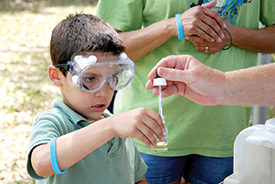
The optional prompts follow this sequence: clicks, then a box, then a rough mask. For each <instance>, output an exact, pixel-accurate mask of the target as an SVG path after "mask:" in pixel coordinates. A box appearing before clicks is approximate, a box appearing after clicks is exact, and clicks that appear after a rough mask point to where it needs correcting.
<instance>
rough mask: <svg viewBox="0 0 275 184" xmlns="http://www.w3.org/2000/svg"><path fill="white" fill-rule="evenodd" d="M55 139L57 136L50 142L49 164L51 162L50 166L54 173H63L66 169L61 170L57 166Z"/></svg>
mask: <svg viewBox="0 0 275 184" xmlns="http://www.w3.org/2000/svg"><path fill="white" fill-rule="evenodd" d="M56 139H57V138H53V139H52V140H51V142H50V156H51V164H52V168H53V170H54V172H55V173H56V174H63V173H64V172H65V171H66V169H64V170H63V171H61V170H60V169H59V167H58V162H57V157H56Z"/></svg>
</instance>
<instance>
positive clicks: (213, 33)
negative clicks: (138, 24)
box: [117, 1, 225, 60]
mask: <svg viewBox="0 0 275 184" xmlns="http://www.w3.org/2000/svg"><path fill="white" fill-rule="evenodd" d="M215 4H216V1H212V2H210V3H208V4H206V5H204V6H196V7H193V8H191V9H189V10H187V11H185V12H183V13H182V14H181V19H182V25H183V30H184V36H191V35H197V36H199V37H201V38H202V39H205V40H207V41H209V42H221V41H222V39H223V38H224V34H223V31H222V28H224V27H225V23H224V21H223V19H222V18H221V17H220V16H219V15H218V14H217V13H216V12H215V11H213V10H211V8H212V7H213V6H215ZM117 31H118V32H119V34H120V36H121V39H122V41H123V42H124V44H125V46H126V53H127V55H128V56H129V57H130V58H131V59H132V60H137V59H139V58H141V57H143V56H145V55H146V54H148V53H149V52H151V51H153V50H154V49H156V48H157V47H159V46H161V45H162V44H164V43H165V42H166V41H167V40H168V39H170V38H171V37H173V36H175V37H177V36H178V29H177V25H176V19H175V17H173V18H170V19H167V20H162V21H159V22H156V23H154V24H152V25H150V26H148V27H146V28H143V29H139V30H135V31H129V32H121V31H120V30H117Z"/></svg>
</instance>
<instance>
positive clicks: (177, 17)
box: [176, 14, 184, 40]
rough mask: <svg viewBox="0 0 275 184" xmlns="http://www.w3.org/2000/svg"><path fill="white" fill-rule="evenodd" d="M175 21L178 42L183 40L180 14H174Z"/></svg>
mask: <svg viewBox="0 0 275 184" xmlns="http://www.w3.org/2000/svg"><path fill="white" fill-rule="evenodd" d="M176 21H177V27H178V38H179V40H181V39H183V38H184V34H183V27H182V23H181V17H180V14H176Z"/></svg>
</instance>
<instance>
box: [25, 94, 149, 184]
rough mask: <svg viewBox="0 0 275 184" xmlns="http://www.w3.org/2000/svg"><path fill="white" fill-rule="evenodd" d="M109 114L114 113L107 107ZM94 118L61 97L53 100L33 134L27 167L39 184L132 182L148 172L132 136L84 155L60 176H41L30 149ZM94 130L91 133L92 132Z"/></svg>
mask: <svg viewBox="0 0 275 184" xmlns="http://www.w3.org/2000/svg"><path fill="white" fill-rule="evenodd" d="M104 115H105V116H106V117H108V116H110V115H111V114H110V113H109V112H108V111H107V110H106V111H105V112H104ZM92 123H93V122H92V121H87V120H86V119H84V118H83V117H81V116H80V115H78V114H77V113H75V112H74V111H72V110H71V109H70V108H69V107H68V106H66V105H65V104H64V103H63V102H62V101H61V100H59V99H55V100H54V101H53V108H52V109H50V110H47V111H46V112H44V113H41V114H39V115H38V116H37V117H36V119H35V121H34V124H33V130H32V133H31V138H30V144H29V151H28V162H27V170H28V173H29V174H30V176H31V177H33V178H34V179H37V181H36V183H53V184H55V183H56V184H70V183H72V184H75V183H81V184H85V183H98V184H102V183H108V184H109V183H114V184H117V183H120V184H124V183H125V184H129V183H136V182H137V181H139V180H140V179H141V178H142V177H143V176H144V174H145V172H146V169H147V167H146V165H145V163H144V161H143V160H142V159H141V157H140V155H139V152H138V151H137V149H136V147H135V145H134V142H133V140H132V139H122V138H120V137H114V138H113V139H111V140H110V141H108V142H107V143H106V144H104V145H102V146H101V147H99V148H98V149H96V150H95V151H93V152H92V153H90V154H89V155H87V156H86V157H85V158H83V159H82V160H80V161H79V162H77V163H76V164H74V165H73V166H71V167H69V168H67V170H66V172H65V173H64V174H61V175H56V174H54V175H52V176H50V177H48V178H42V177H39V176H38V175H37V174H36V173H35V171H34V170H33V168H32V165H31V160H30V156H31V152H32V150H33V148H34V147H36V146H38V145H40V144H45V143H49V142H50V140H51V139H53V138H55V137H60V136H62V135H65V134H67V133H70V132H73V131H75V130H78V129H80V128H83V127H85V126H87V125H89V124H92ZM91 133H92V132H91Z"/></svg>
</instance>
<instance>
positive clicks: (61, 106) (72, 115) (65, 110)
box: [53, 98, 112, 125]
mask: <svg viewBox="0 0 275 184" xmlns="http://www.w3.org/2000/svg"><path fill="white" fill-rule="evenodd" d="M53 108H57V109H59V110H60V111H61V112H62V113H63V114H64V115H66V116H68V117H69V119H71V120H72V121H73V123H74V124H76V125H77V124H78V123H80V122H83V121H84V122H90V123H93V122H95V121H88V120H86V119H85V118H84V117H82V116H81V115H79V114H77V113H76V112H75V111H73V110H72V109H70V108H69V107H68V106H67V105H66V104H65V103H64V102H63V101H62V100H60V99H58V98H57V99H54V101H53ZM103 116H105V117H109V116H112V114H111V113H110V112H109V111H108V110H107V109H105V111H104V112H103Z"/></svg>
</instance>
